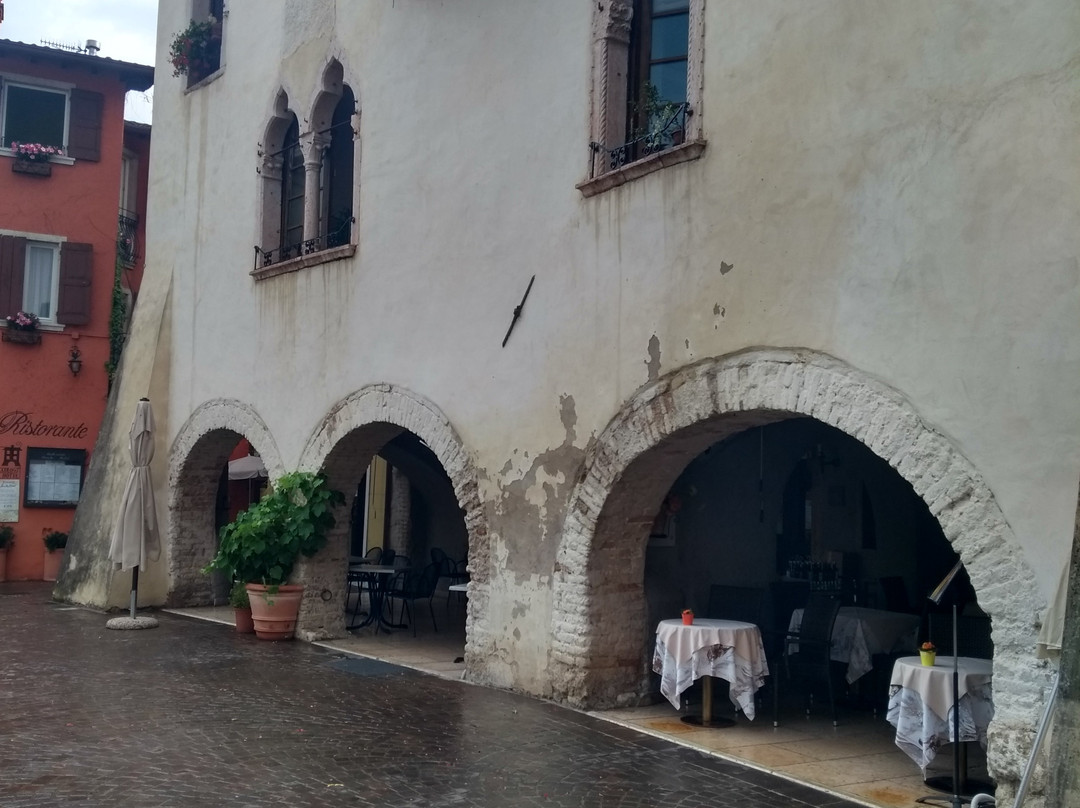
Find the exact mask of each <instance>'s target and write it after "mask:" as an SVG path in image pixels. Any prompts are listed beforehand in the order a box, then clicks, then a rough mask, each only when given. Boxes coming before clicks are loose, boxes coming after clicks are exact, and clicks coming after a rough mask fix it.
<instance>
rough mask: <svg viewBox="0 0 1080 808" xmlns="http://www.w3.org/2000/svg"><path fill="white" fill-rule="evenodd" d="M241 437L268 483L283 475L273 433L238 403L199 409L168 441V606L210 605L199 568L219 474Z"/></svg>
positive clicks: (210, 536)
mask: <svg viewBox="0 0 1080 808" xmlns="http://www.w3.org/2000/svg"><path fill="white" fill-rule="evenodd" d="M241 438H246V439H247V440H248V442H250V443H251V445H252V447H254V449H255V451H257V452H258V453H259V455H260V457H262V461H263V465H265V466H266V471H267V474H269V476H270V479H274V478H276V477H280V476H281V475H282V474H283V473H284V471H285V468H284V465H283V463H282V461H281V453H280V452H279V451H278V447H277V443H276V442H275V441H274V437H273V435H272V434H271V433H270V430H269V429H267V427H266V424H265V423H264V422H263V420H262V418H260V417H259V415H258V413H256V412H255V410H254V409H253V408H252V407H250V406H248V405H247V404H245V403H244V402H242V401H236V400H233V399H215V400H213V401H207V402H205V403H204V404H201V405H199V406H198V407H197V408H196V409H195V411H194V412H192V413H191V415H190V416H189V417H188V419H187V421H186V422H185V423H184V425H183V426H182V427H180V431H179V432H177V434H176V437H175V438H174V439H173V442H172V446H171V447H170V449H169V503H168V522H167V527H166V539H165V547H166V553H167V557H168V567H169V594H168V597H167V602H168V603H169V605H171V606H200V605H206V604H210V603H212V602H213V591H212V580H211V578H210V576H209V575H204V574H203V573H202V568H203V567H204V566H206V563H207V562H208V561H209V560H210V559H211V557H212V556H213V554H214V551H215V548H216V546H217V542H216V537H215V526H214V517H215V513H214V509H215V505H216V502H217V490H218V484H219V482H220V480H221V471H222V469H223V468H224V467H225V464H226V463H227V462H228V460H229V455H230V454H232V451H233V449H235V448H236V444H237V443H239V442H240V439H241Z"/></svg>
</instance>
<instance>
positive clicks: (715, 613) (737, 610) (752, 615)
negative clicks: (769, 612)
mask: <svg viewBox="0 0 1080 808" xmlns="http://www.w3.org/2000/svg"><path fill="white" fill-rule="evenodd" d="M764 601H765V590H764V589H757V588H754V587H751V586H727V585H724V584H713V585H712V586H711V587H709V606H708V608H707V609H706V610H705V614H704V617H711V618H715V619H720V620H739V621H742V622H743V623H753V624H754V625H755V626H758V627H759V628H760V627H761V624H762V605H763V604H764Z"/></svg>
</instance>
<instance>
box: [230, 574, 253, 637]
mask: <svg viewBox="0 0 1080 808" xmlns="http://www.w3.org/2000/svg"><path fill="white" fill-rule="evenodd" d="M229 605H230V606H232V607H233V612H234V614H235V616H236V633H237V634H252V633H254V631H255V623H254V621H253V620H252V619H251V601H250V600H249V599H248V593H247V584H245V583H244V582H243V581H236V582H234V583H233V587H232V589H231V590H230V591H229Z"/></svg>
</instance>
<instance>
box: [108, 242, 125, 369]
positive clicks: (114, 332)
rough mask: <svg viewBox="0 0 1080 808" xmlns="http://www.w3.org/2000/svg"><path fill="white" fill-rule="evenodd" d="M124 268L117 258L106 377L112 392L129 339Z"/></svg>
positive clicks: (114, 271) (114, 268)
mask: <svg viewBox="0 0 1080 808" xmlns="http://www.w3.org/2000/svg"><path fill="white" fill-rule="evenodd" d="M123 266H124V264H123V261H122V260H121V258H120V256H117V259H116V265H115V266H114V267H113V289H112V308H111V309H110V311H109V359H108V361H106V362H105V375H106V376H107V377H108V381H109V389H110V390H111V389H112V384H113V381H114V380H115V379H116V370H117V368H118V367H119V366H120V354H121V353H122V352H123V350H124V341H125V339H126V338H127V334H126V331H125V327H126V325H127V298H126V297H124V286H123V284H122V283H121V281H120V278H121V274H122V273H121V270H122V269H123Z"/></svg>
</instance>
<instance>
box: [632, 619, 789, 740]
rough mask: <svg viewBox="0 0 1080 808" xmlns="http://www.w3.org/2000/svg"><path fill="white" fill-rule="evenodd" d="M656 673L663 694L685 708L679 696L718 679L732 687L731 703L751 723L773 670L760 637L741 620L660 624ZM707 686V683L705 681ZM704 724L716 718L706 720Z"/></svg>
mask: <svg viewBox="0 0 1080 808" xmlns="http://www.w3.org/2000/svg"><path fill="white" fill-rule="evenodd" d="M653 671H655V672H656V673H658V674H660V692H661V693H663V694H664V697H665V698H666V699H667V700H668V701H670V702H671V703H672V705H673V706H674V707H675V709H676V710H677V709H679V708H680V706H681V705H680V695H681V694H682V692H683V691H684V690H686V689H687V688H688V687H690V685H691V684H693V683H694V680H696V679H699V678H701V677H702V676H715V677H717V678H719V679H723V680H724V681H726V682H728V683H729V684H730V685H731V689H730V693H729V695H730V698H731V702H732V703H733V704H734V705H735V706H736V707H737V708H738V709H740V710H742V712H743V714H744V715H745V716H746V717H747V718H749V719H750V720H751V721H752V720H753V719H754V715H755V710H754V694H755V693H756V692H757V691H758V690H759V689H760V688H761V686H762V685H763V684H764V683H765V677H766V676H768V675H769V666H768V665H767V664H766V662H765V648H764V646H763V645H762V643H761V631H760V629H758V627H757V626H756V625H754V624H753V623H743V622H741V621H738V620H702V619H695V620H694V622H693V624H692V625H689V626H687V625H683V622H682V620H681V619H680V620H661V621H660V624H659V625H658V626H657V627H656V649H655V651H654V652H653ZM706 684H708V680H706ZM702 718H703V722H708V721H709V719H710V718H711V716H709V715H708V714H703V716H702Z"/></svg>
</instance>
